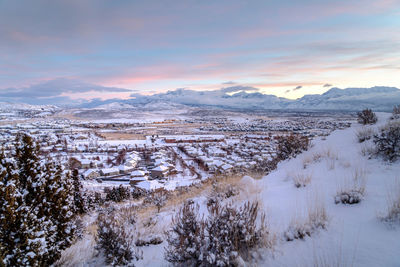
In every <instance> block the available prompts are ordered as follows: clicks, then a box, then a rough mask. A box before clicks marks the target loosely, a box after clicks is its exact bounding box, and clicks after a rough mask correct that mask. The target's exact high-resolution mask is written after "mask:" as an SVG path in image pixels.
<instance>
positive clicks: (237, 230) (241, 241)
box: [205, 202, 268, 266]
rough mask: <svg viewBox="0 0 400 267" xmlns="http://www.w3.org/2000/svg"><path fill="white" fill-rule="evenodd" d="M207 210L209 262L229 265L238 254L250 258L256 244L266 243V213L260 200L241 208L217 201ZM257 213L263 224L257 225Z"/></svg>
mask: <svg viewBox="0 0 400 267" xmlns="http://www.w3.org/2000/svg"><path fill="white" fill-rule="evenodd" d="M208 210H209V213H210V216H209V218H208V220H207V222H206V233H207V236H208V246H207V254H206V257H205V260H206V263H207V264H208V265H211V266H230V265H231V264H232V263H233V262H235V261H236V260H237V258H238V257H240V258H243V259H245V260H246V259H248V258H249V253H250V251H251V250H252V249H253V248H256V247H257V246H260V245H261V244H264V241H265V238H266V237H265V236H266V235H268V232H267V230H266V226H265V223H264V222H265V214H263V213H260V211H259V206H258V203H250V202H247V203H246V204H245V205H244V206H242V207H240V208H235V207H233V206H231V205H230V204H228V205H226V206H222V205H220V204H219V203H217V204H216V205H212V206H210V207H209V208H208ZM258 217H261V225H260V226H257V218H258Z"/></svg>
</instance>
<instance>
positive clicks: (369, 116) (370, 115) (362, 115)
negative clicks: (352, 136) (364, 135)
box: [357, 108, 378, 125]
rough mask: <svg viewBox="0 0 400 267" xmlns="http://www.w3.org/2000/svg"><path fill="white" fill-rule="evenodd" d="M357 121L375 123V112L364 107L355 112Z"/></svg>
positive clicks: (376, 119)
mask: <svg viewBox="0 0 400 267" xmlns="http://www.w3.org/2000/svg"><path fill="white" fill-rule="evenodd" d="M357 117H358V118H357V121H358V123H361V124H363V125H366V124H375V123H376V122H377V121H378V118H377V117H376V115H375V113H374V112H373V111H372V110H371V109H368V108H367V109H364V110H362V111H360V112H358V113H357Z"/></svg>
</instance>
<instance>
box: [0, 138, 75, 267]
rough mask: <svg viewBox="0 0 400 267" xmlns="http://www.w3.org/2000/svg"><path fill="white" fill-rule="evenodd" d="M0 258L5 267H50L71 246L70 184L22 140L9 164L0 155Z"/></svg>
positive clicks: (32, 144) (28, 141) (30, 143)
mask: <svg viewBox="0 0 400 267" xmlns="http://www.w3.org/2000/svg"><path fill="white" fill-rule="evenodd" d="M0 194H1V196H2V198H0V212H1V213H0V229H2V231H0V244H1V246H0V259H2V263H3V264H4V265H6V266H48V265H51V264H52V263H54V262H55V261H56V260H57V259H58V258H59V257H60V251H61V250H62V249H65V248H66V247H68V246H69V245H70V244H71V238H72V237H73V234H74V231H73V230H74V229H73V226H72V218H73V216H72V215H73V214H72V212H71V208H72V205H73V196H72V183H71V180H70V177H69V176H68V175H65V174H64V173H63V169H62V168H61V167H60V166H58V165H56V164H55V163H54V162H52V161H50V160H48V163H46V164H45V163H44V161H43V160H41V159H40V157H39V146H38V145H36V144H35V142H34V141H33V140H32V138H31V137H30V136H28V135H18V136H17V138H16V143H15V154H14V155H13V157H12V158H11V159H6V158H5V157H4V155H3V154H2V155H1V156H0Z"/></svg>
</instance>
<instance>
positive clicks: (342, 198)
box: [335, 190, 364, 205]
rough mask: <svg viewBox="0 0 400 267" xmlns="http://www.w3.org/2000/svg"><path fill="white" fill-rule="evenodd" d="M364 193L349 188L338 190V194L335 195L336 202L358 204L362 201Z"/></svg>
mask: <svg viewBox="0 0 400 267" xmlns="http://www.w3.org/2000/svg"><path fill="white" fill-rule="evenodd" d="M363 197H364V194H363V193H362V192H360V191H359V190H349V191H343V192H338V194H337V195H336V196H335V203H336V204H339V203H343V204H350V205H351V204H357V203H360V202H361V200H362V199H363Z"/></svg>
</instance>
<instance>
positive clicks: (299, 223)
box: [283, 203, 328, 241]
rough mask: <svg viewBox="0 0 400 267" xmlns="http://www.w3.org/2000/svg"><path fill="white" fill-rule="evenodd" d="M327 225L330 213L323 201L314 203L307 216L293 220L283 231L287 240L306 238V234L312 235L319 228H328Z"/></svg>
mask: <svg viewBox="0 0 400 267" xmlns="http://www.w3.org/2000/svg"><path fill="white" fill-rule="evenodd" d="M327 225H328V215H327V213H326V210H325V206H324V205H322V204H321V203H314V205H313V206H312V207H311V209H310V210H309V211H308V216H307V218H305V219H295V220H293V221H292V222H291V223H290V225H289V227H288V229H287V230H286V231H285V232H284V233H283V236H284V238H285V239H286V241H293V240H295V239H304V238H305V237H306V236H311V235H312V234H313V233H314V232H316V231H318V230H319V229H326V227H327Z"/></svg>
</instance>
